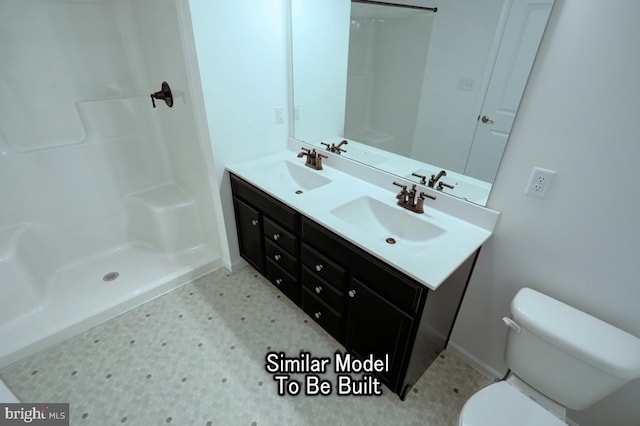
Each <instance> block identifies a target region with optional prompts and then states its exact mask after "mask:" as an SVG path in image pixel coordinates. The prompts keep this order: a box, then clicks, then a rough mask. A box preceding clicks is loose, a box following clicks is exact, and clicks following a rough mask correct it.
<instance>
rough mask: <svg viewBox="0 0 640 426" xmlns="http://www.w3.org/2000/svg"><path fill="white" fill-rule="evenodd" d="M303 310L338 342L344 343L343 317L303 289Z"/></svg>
mask: <svg viewBox="0 0 640 426" xmlns="http://www.w3.org/2000/svg"><path fill="white" fill-rule="evenodd" d="M302 309H303V310H304V311H305V312H306V313H307V315H309V316H310V317H311V318H313V320H314V321H315V322H317V323H318V324H320V326H321V327H322V328H324V329H325V330H327V332H329V334H331V335H332V336H333V337H334V338H335V339H336V340H337V341H338V342H340V343H343V336H344V324H343V321H342V315H341V314H340V313H338V312H336V311H334V310H333V309H331V308H330V307H329V306H327V305H326V304H325V303H324V302H323V301H321V300H320V299H318V298H317V297H315V296H314V295H313V294H312V293H311V292H310V291H309V290H308V289H307V288H303V289H302Z"/></svg>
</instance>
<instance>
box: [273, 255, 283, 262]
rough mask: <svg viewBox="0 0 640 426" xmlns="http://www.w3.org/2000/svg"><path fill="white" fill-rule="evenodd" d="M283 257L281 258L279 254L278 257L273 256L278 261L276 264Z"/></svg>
mask: <svg viewBox="0 0 640 426" xmlns="http://www.w3.org/2000/svg"><path fill="white" fill-rule="evenodd" d="M281 257H282V256H280V255H279V254H276V255H274V256H273V258H274V259H275V260H276V262H277V261H278V260H280V258H281Z"/></svg>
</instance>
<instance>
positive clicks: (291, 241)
mask: <svg viewBox="0 0 640 426" xmlns="http://www.w3.org/2000/svg"><path fill="white" fill-rule="evenodd" d="M264 237H265V239H267V240H269V241H272V242H274V243H276V244H277V245H279V246H280V247H282V248H283V249H285V250H286V251H288V252H289V253H291V254H292V255H294V256H295V255H297V254H298V237H296V236H295V235H293V234H292V233H290V232H288V231H287V230H285V228H284V227H282V226H280V225H278V224H277V223H275V222H273V221H272V220H270V219H268V218H266V217H265V218H264Z"/></svg>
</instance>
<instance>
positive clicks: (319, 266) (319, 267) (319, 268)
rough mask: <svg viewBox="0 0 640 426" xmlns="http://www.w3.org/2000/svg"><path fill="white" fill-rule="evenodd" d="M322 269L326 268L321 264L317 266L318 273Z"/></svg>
mask: <svg viewBox="0 0 640 426" xmlns="http://www.w3.org/2000/svg"><path fill="white" fill-rule="evenodd" d="M322 268H324V266H322V265H321V264H317V265H316V271H318V272H320V271H322Z"/></svg>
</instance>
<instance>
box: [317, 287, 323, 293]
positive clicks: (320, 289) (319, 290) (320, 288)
mask: <svg viewBox="0 0 640 426" xmlns="http://www.w3.org/2000/svg"><path fill="white" fill-rule="evenodd" d="M321 291H322V287H320V286H317V287H316V293H318V294H320V292H321Z"/></svg>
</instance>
